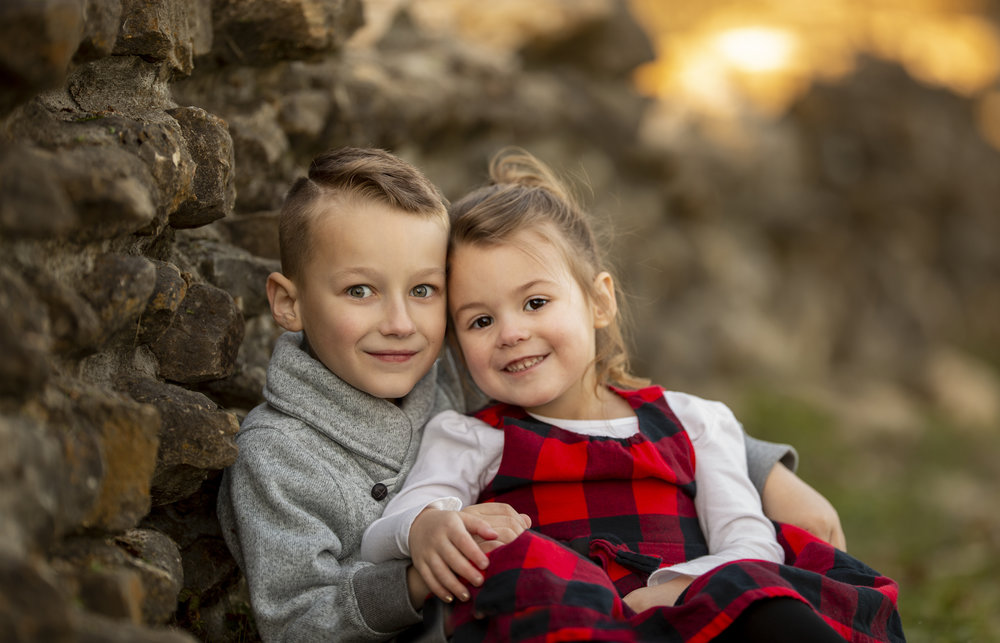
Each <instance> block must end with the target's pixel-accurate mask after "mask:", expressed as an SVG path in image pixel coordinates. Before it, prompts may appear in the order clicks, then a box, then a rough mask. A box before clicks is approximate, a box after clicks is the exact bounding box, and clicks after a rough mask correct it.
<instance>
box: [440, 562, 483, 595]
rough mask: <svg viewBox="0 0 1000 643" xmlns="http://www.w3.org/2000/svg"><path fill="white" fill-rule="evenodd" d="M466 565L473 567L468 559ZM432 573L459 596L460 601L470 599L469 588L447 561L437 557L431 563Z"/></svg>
mask: <svg viewBox="0 0 1000 643" xmlns="http://www.w3.org/2000/svg"><path fill="white" fill-rule="evenodd" d="M466 565H467V566H468V567H469V568H470V569H471V568H472V566H471V565H469V564H468V561H466ZM431 573H432V574H433V575H434V577H435V579H436V580H437V581H438V582H439V583H440V584H441V585H442V587H444V588H445V589H446V590H447V591H448V593H449V594H450V595H451V596H457V597H458V600H460V601H467V600H469V590H468V588H467V587H466V586H465V585H464V584H463V583H462V581H461V580H459V579H458V577H456V576H455V574H454V573H453V572H452V569H451V566H450V565H449V564H448V563H447V562H445V561H443V560H441V559H436V560H435V561H434V562H433V563H432V564H431ZM473 573H475V572H473ZM443 600H447V599H443Z"/></svg>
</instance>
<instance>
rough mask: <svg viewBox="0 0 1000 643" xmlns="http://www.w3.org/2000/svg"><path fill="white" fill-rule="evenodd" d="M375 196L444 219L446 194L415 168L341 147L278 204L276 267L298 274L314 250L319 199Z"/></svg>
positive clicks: (379, 153) (381, 153) (319, 160)
mask: <svg viewBox="0 0 1000 643" xmlns="http://www.w3.org/2000/svg"><path fill="white" fill-rule="evenodd" d="M357 200H369V201H376V202H378V203H382V204H385V205H388V206H390V207H392V208H395V209H397V210H401V211H403V212H409V213H412V214H415V215H418V216H422V217H426V218H431V219H439V220H440V221H441V222H442V223H443V224H444V225H445V226H447V224H448V212H447V200H446V199H445V198H444V196H442V195H441V192H440V191H439V190H438V189H437V187H435V186H434V184H433V183H431V182H430V180H429V179H428V178H427V177H426V176H424V175H423V173H422V172H420V170H418V169H417V168H415V167H413V166H412V165H410V164H409V163H407V162H406V161H404V160H403V159H401V158H399V157H398V156H395V155H393V154H391V153H389V152H387V151H385V150H382V149H377V148H356V147H344V148H340V149H336V150H331V151H329V152H325V153H323V154H320V155H319V156H317V157H316V158H315V159H313V162H312V163H311V164H310V165H309V174H308V176H304V177H301V178H300V179H299V180H297V181H296V182H295V184H294V185H292V188H291V189H290V190H289V191H288V194H287V196H286V197H285V202H284V205H282V207H281V215H280V220H279V224H278V238H279V243H280V249H281V272H282V273H283V274H284V275H285V276H286V277H288V278H289V279H292V280H297V279H301V278H302V277H303V275H302V269H303V266H305V265H306V264H307V263H308V262H309V259H310V258H311V255H312V252H313V243H312V234H311V226H310V224H311V223H312V221H313V219H315V217H316V216H318V215H319V214H321V213H322V212H323V206H324V205H331V206H334V207H335V206H336V204H338V203H339V204H350V203H352V202H354V203H356V202H357Z"/></svg>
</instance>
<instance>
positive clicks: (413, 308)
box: [282, 198, 448, 398]
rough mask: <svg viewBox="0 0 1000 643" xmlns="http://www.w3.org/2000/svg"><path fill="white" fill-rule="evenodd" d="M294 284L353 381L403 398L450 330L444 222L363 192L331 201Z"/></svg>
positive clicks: (323, 357) (326, 345) (319, 348)
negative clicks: (365, 196) (447, 325)
mask: <svg viewBox="0 0 1000 643" xmlns="http://www.w3.org/2000/svg"><path fill="white" fill-rule="evenodd" d="M311 233H312V235H311V236H312V240H311V243H312V249H311V253H310V256H311V259H310V260H309V262H308V263H307V264H306V266H305V269H304V270H303V274H302V277H301V278H299V279H297V280H296V282H295V284H294V285H293V286H292V290H293V291H294V299H295V303H294V311H295V314H294V317H295V319H296V321H297V324H292V325H291V326H289V325H286V324H284V323H283V324H282V325H283V326H285V328H287V329H288V330H296V329H297V328H296V326H298V328H300V329H303V330H305V333H306V336H307V337H308V338H309V345H310V347H311V348H312V350H313V352H314V353H315V355H316V357H317V358H318V359H319V360H320V361H321V362H323V364H324V365H325V366H326V367H327V368H329V369H330V370H331V371H332V372H333V373H334V374H336V375H337V376H338V377H340V378H341V379H342V380H344V381H345V382H347V383H348V384H350V385H352V386H354V387H355V388H358V389H360V390H362V391H365V392H366V393H369V394H371V395H374V396H376V397H381V398H400V397H403V396H405V395H406V394H407V393H409V392H410V390H411V389H412V388H413V386H414V385H415V384H416V383H417V381H418V380H420V378H421V377H423V376H424V374H426V373H427V371H428V370H429V369H430V368H431V366H432V365H433V364H434V360H435V359H437V356H438V353H439V352H440V350H441V346H442V344H443V341H444V332H445V319H446V310H445V253H446V252H447V244H448V231H447V229H446V228H445V226H444V225H443V224H442V222H440V221H438V220H434V219H430V218H423V217H421V216H419V215H415V214H410V213H407V212H401V211H398V210H395V209H393V208H391V207H389V206H387V205H383V204H380V203H377V202H374V201H369V200H363V199H358V198H354V199H349V200H347V201H341V202H338V203H336V204H335V205H333V206H332V207H331V206H328V207H326V208H324V209H323V210H322V211H321V212H320V213H318V214H317V216H316V219H315V221H314V222H313V223H312V225H311Z"/></svg>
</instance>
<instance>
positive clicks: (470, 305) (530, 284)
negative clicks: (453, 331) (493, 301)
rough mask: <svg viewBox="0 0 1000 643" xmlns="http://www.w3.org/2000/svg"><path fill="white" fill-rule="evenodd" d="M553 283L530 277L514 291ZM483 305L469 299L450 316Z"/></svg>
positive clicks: (456, 315) (517, 291)
mask: <svg viewBox="0 0 1000 643" xmlns="http://www.w3.org/2000/svg"><path fill="white" fill-rule="evenodd" d="M554 283H555V282H554V281H550V280H548V279H532V280H531V281H529V282H528V283H526V284H524V285H523V286H519V287H517V288H516V289H515V290H514V292H515V293H521V292H526V291H529V290H532V289H533V288H535V287H536V286H538V285H539V284H554ZM483 305H484V304H483V303H482V302H479V301H470V302H469V303H467V304H463V305H461V306H459V307H458V308H456V309H455V312H453V313H452V314H451V315H452V317H458V315H459V314H460V313H462V312H464V311H465V310H466V309H467V308H477V307H482V306H483Z"/></svg>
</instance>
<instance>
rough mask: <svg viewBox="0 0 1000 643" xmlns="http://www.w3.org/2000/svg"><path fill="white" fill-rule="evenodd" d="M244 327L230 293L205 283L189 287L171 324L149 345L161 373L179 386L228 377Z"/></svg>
mask: <svg viewBox="0 0 1000 643" xmlns="http://www.w3.org/2000/svg"><path fill="white" fill-rule="evenodd" d="M243 327H244V322H243V316H242V315H241V314H240V311H239V309H238V308H237V306H236V302H234V301H233V298H232V296H231V295H230V294H229V293H227V292H226V291H224V290H221V289H219V288H215V287H214V286H209V285H207V284H192V285H191V286H190V287H189V288H188V290H187V293H186V294H185V296H184V300H183V301H182V302H181V305H180V307H179V308H178V311H177V314H176V315H174V319H173V323H172V324H171V325H170V327H169V328H167V330H166V331H164V333H163V334H162V335H161V336H160V338H159V339H158V340H157V341H156V342H155V343H154V344H153V345H152V349H153V353H155V354H156V357H157V358H158V359H159V360H160V374H161V375H162V376H163V377H164V378H166V379H168V380H171V381H174V382H180V383H182V384H196V383H198V382H204V381H207V380H213V379H221V378H223V377H226V376H228V375H230V374H231V373H232V371H233V368H234V365H235V362H236V355H237V353H238V351H239V347H240V342H242V341H243Z"/></svg>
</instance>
